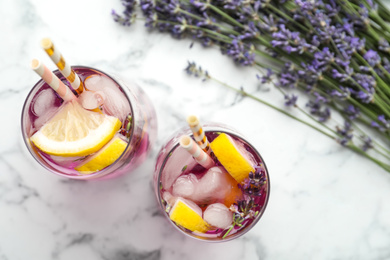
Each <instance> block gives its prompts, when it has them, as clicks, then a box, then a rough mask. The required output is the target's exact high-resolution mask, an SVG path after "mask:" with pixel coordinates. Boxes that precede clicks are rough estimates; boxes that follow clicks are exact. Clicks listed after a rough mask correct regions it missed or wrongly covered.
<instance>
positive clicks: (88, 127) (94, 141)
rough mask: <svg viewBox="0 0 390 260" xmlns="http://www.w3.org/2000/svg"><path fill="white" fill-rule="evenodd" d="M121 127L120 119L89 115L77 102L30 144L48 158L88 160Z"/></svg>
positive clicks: (64, 108) (67, 104) (48, 123)
mask: <svg viewBox="0 0 390 260" xmlns="http://www.w3.org/2000/svg"><path fill="white" fill-rule="evenodd" d="M120 127H121V122H120V121H119V119H118V118H116V117H112V116H108V115H104V114H101V113H97V112H92V111H88V110H86V109H84V108H82V107H81V105H80V104H79V103H78V102H77V101H70V102H68V103H66V104H64V105H63V106H62V107H61V108H60V109H59V111H58V112H57V113H56V114H55V115H54V116H53V118H51V119H50V120H49V121H48V122H47V123H46V124H44V125H43V126H42V127H41V129H39V131H38V132H36V133H35V134H34V135H33V136H31V138H30V140H31V141H32V142H33V143H34V144H35V145H36V146H37V147H38V148H39V149H40V150H42V151H43V152H45V153H47V154H51V155H57V156H64V157H73V156H86V155H89V154H91V153H94V152H96V151H98V150H99V149H100V148H102V147H103V146H104V145H105V144H106V143H107V142H108V141H110V140H111V139H112V137H113V136H114V135H115V133H116V132H117V131H118V130H119V128H120Z"/></svg>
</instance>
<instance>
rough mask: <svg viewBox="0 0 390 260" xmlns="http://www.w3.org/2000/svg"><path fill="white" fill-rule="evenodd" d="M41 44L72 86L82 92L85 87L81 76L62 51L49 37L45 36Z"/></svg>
mask: <svg viewBox="0 0 390 260" xmlns="http://www.w3.org/2000/svg"><path fill="white" fill-rule="evenodd" d="M41 46H42V48H43V49H44V50H45V52H46V53H47V54H48V55H49V57H50V58H51V60H52V61H53V62H54V63H55V64H56V66H57V68H58V69H59V70H60V72H61V74H62V75H63V76H64V77H65V78H66V79H67V80H68V81H69V82H70V84H71V86H72V88H73V89H74V90H76V92H77V93H78V94H80V93H82V92H83V90H84V87H83V83H82V82H81V80H80V77H79V76H78V75H77V74H76V72H75V71H74V70H73V69H72V68H71V67H70V65H69V63H66V61H65V59H64V57H63V56H62V54H61V52H60V51H59V50H58V49H57V48H56V47H55V46H54V44H53V42H52V41H51V40H50V39H49V38H44V39H42V41H41Z"/></svg>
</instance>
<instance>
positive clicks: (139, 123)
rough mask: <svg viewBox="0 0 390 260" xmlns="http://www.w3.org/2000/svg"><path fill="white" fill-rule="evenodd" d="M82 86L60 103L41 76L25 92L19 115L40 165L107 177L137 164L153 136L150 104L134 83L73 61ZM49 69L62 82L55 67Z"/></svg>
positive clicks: (70, 173)
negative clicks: (74, 98)
mask: <svg viewBox="0 0 390 260" xmlns="http://www.w3.org/2000/svg"><path fill="white" fill-rule="evenodd" d="M72 69H74V71H75V72H76V73H77V74H78V75H79V77H80V80H81V81H82V83H83V85H84V88H85V91H84V92H82V93H81V94H80V96H79V97H78V98H77V99H76V100H73V101H67V102H65V101H64V100H62V99H61V98H60V97H59V95H58V94H57V93H56V92H55V91H54V90H53V89H52V88H51V87H50V86H49V85H48V84H47V83H45V82H44V81H43V80H40V81H38V83H36V84H35V86H34V87H33V89H32V90H31V91H30V93H29V94H28V96H27V98H26V100H25V103H24V106H23V109H22V117H21V126H22V135H23V139H24V141H25V144H26V146H27V148H28V150H29V152H30V153H31V155H32V156H33V157H34V158H35V160H36V161H38V163H39V164H40V165H41V166H43V167H44V168H45V169H47V170H49V171H50V172H52V173H55V174H57V175H60V176H64V177H67V178H72V179H81V180H90V179H106V178H112V177H116V176H119V175H121V174H123V173H125V172H129V171H131V170H133V169H134V168H136V167H137V166H139V165H140V164H141V163H142V162H143V161H144V160H145V158H146V157H147V155H148V153H149V151H150V150H151V147H152V145H153V143H154V142H155V139H156V135H157V119H156V114H155V110H154V108H153V105H152V103H151V101H150V100H149V98H148V97H147V95H146V94H145V92H144V91H143V90H142V89H141V88H140V87H138V86H137V85H136V84H135V83H132V82H127V81H124V80H122V79H120V78H119V77H114V76H111V75H109V74H107V73H105V72H103V71H100V70H97V69H94V68H91V67H84V66H72ZM54 74H55V75H56V76H57V77H58V78H59V79H60V80H61V81H62V82H64V83H65V84H67V82H66V79H65V78H64V77H63V76H62V75H61V73H60V72H59V71H58V70H57V71H54Z"/></svg>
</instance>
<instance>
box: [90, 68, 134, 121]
mask: <svg viewBox="0 0 390 260" xmlns="http://www.w3.org/2000/svg"><path fill="white" fill-rule="evenodd" d="M84 85H85V88H86V89H87V90H90V91H101V92H103V94H104V103H103V112H104V113H105V114H107V115H111V116H115V117H117V118H119V120H121V121H123V120H124V119H125V118H126V116H127V115H128V114H129V113H130V112H131V111H130V105H129V102H128V100H127V98H126V96H125V95H124V94H123V93H122V91H121V90H120V89H119V87H118V85H116V84H115V82H114V81H112V80H111V79H110V78H107V77H104V76H99V75H95V76H92V77H89V78H87V79H86V80H85V82H84Z"/></svg>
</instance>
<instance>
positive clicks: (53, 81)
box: [31, 59, 76, 101]
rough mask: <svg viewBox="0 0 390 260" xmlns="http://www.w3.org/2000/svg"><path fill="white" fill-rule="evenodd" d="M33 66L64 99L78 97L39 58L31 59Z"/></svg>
mask: <svg viewBox="0 0 390 260" xmlns="http://www.w3.org/2000/svg"><path fill="white" fill-rule="evenodd" d="M31 68H32V69H33V70H34V71H35V72H36V73H37V74H38V75H39V76H41V78H42V79H43V80H44V81H45V82H46V83H47V84H49V86H50V87H52V88H53V89H54V90H55V91H56V92H57V93H58V95H59V96H60V97H61V98H62V99H63V100H65V101H69V100H73V99H76V96H75V95H74V94H73V92H72V90H70V88H68V87H67V86H66V85H65V84H64V83H62V81H61V80H60V79H59V78H58V77H57V76H56V75H55V74H54V73H53V72H51V71H50V70H49V69H48V68H47V67H46V66H45V65H44V64H42V63H41V62H40V61H39V60H37V59H33V60H32V61H31Z"/></svg>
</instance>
